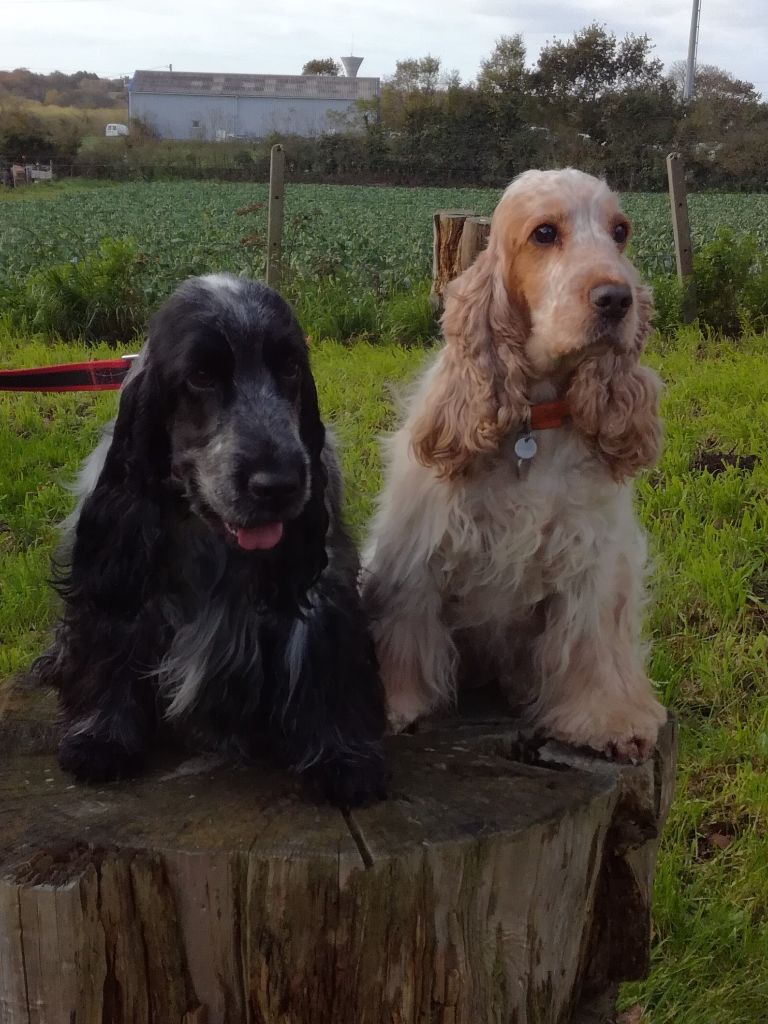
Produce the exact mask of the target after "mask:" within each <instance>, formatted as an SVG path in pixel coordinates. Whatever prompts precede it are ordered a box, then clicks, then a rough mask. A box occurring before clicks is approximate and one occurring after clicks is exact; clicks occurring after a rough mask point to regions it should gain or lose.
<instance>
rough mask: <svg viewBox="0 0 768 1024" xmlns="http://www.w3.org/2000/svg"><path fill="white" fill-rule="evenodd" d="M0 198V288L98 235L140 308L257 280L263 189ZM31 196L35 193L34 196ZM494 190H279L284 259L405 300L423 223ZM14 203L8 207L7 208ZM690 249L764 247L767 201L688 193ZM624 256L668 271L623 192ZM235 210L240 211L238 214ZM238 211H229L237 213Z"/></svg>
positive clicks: (176, 188) (668, 240)
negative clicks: (753, 243) (134, 279)
mask: <svg viewBox="0 0 768 1024" xmlns="http://www.w3.org/2000/svg"><path fill="white" fill-rule="evenodd" d="M35 189H36V191H35V192H34V193H31V192H27V193H26V195H24V196H23V197H22V196H21V195H19V196H13V195H7V194H6V196H5V197H4V198H3V199H2V200H0V285H2V283H3V281H5V282H6V283H10V282H11V281H13V280H21V279H23V278H24V277H26V275H27V274H28V273H29V272H30V271H31V270H33V269H39V268H40V267H43V266H47V265H49V264H51V263H57V262H62V261H65V260H73V259H79V258H82V257H83V256H85V255H86V254H88V253H89V252H92V251H93V250H94V249H95V248H96V246H97V244H98V242H99V240H100V239H102V238H104V237H113V238H124V237H127V238H132V239H134V240H135V242H136V243H137V245H138V248H139V250H140V251H141V253H142V254H143V257H144V259H145V260H146V262H147V266H146V270H147V271H148V273H147V274H144V275H142V276H143V278H144V280H145V281H146V282H147V284H146V285H145V287H146V288H148V290H149V294H148V296H147V297H148V299H149V300H150V301H151V302H154V301H156V300H157V299H159V298H161V297H162V296H164V295H166V294H167V293H168V292H169V291H170V290H171V289H172V287H173V286H174V285H175V284H176V283H177V282H178V281H179V280H181V279H182V278H184V277H186V276H188V275H189V274H192V273H200V272H203V271H209V270H216V269H227V270H233V271H249V272H251V273H256V274H258V273H261V271H262V269H263V260H264V253H265V245H266V207H265V201H266V197H267V190H266V185H264V184H254V185H248V184H219V183H215V182H176V183H129V184H122V185H114V186H107V187H100V188H96V187H82V188H81V187H77V186H75V187H71V188H67V187H64V188H61V189H57V188H56V187H54V188H53V189H46V187H45V186H36V187H35ZM37 189H39V191H37ZM499 194H500V193H499V192H497V191H494V190H472V189H437V188H435V189H432V188H420V189H406V188H375V187H365V186H337V185H289V186H288V187H287V190H286V211H285V243H284V253H285V257H286V259H287V261H288V262H289V264H290V265H291V266H292V267H293V268H294V269H295V270H297V271H299V272H300V273H301V274H302V275H309V276H313V277H324V276H326V275H329V274H333V273H335V272H338V271H343V272H345V273H346V274H350V275H351V276H353V277H354V278H355V279H356V280H357V281H359V282H360V285H361V286H362V287H363V288H364V289H372V290H374V291H377V292H379V293H381V292H390V291H402V290H407V289H408V288H410V287H411V285H412V284H413V283H414V282H415V281H418V280H423V279H424V278H425V277H428V276H429V273H430V268H431V215H432V212H433V211H434V210H435V209H438V208H440V207H456V206H460V207H468V208H471V209H474V210H476V211H477V212H478V213H482V214H488V213H490V212H491V211H492V209H493V207H494V206H495V204H496V202H497V201H498V198H499ZM17 200H18V201H17ZM690 205H691V220H692V227H693V232H694V236H695V240H696V242H697V243H700V242H704V241H708V240H709V239H710V238H711V237H712V236H713V234H714V233H715V231H716V230H717V228H718V227H720V226H721V225H728V226H730V227H732V228H734V229H735V230H736V231H739V232H741V231H749V232H751V233H752V234H754V235H756V236H757V237H758V239H759V240H760V242H761V245H762V246H763V247H768V195H766V194H763V195H712V194H702V195H694V196H692V197H691V200H690ZM625 207H626V210H627V212H628V213H629V215H630V216H631V217H632V218H633V220H634V222H635V239H634V243H633V245H634V253H635V258H636V260H637V261H638V263H639V265H640V267H641V268H642V270H643V271H644V273H646V274H648V275H649V276H655V275H658V274H664V273H669V272H672V271H673V269H674V255H673V248H672V228H671V221H670V217H669V206H668V200H667V197H666V195H651V194H632V195H627V196H626V197H625ZM244 210H245V211H247V212H243V211H244ZM238 211H240V212H238Z"/></svg>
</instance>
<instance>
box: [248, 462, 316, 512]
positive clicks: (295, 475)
mask: <svg viewBox="0 0 768 1024" xmlns="http://www.w3.org/2000/svg"><path fill="white" fill-rule="evenodd" d="M303 487H304V475H303V473H301V472H299V470H298V469H281V470H275V471H270V470H257V471H256V472H255V473H251V474H250V476H249V477H248V493H249V494H250V495H251V496H252V497H253V498H256V500H257V501H263V502H268V503H269V504H275V505H278V504H281V503H283V502H288V501H290V500H291V499H292V498H295V497H296V495H297V494H298V493H299V492H300V491H301V489H302V488H303Z"/></svg>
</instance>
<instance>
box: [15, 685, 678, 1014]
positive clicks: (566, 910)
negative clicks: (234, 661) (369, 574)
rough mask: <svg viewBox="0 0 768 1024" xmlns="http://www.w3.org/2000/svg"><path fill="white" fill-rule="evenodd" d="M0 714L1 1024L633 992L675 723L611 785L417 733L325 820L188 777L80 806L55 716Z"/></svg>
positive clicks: (290, 795)
mask: <svg viewBox="0 0 768 1024" xmlns="http://www.w3.org/2000/svg"><path fill="white" fill-rule="evenodd" d="M0 712H2V714H3V717H2V720H1V721H0V749H2V750H3V752H4V755H5V758H6V761H5V765H4V770H3V772H2V774H0V1021H2V1024H32V1022H34V1024H113V1022H114V1024H150V1022H151V1024H204V1022H207V1024H433V1022H434V1024H486V1022H487V1024H513V1022H514V1024H566V1022H568V1021H573V1022H574V1024H577V1022H579V1021H585V1020H592V1019H593V1016H594V1015H593V1016H589V1015H588V1014H589V1013H590V1012H591V1011H590V1010H589V1007H591V1006H594V1005H597V1003H599V1002H600V1000H603V1001H605V999H606V998H608V995H607V994H610V993H612V992H613V991H614V990H615V987H616V985H617V983H618V982H619V981H621V980H624V979H628V978H637V977H641V976H642V975H643V974H644V973H645V972H646V971H647V967H648V953H649V938H650V931H649V928H650V916H649V915H650V892H651V883H652V877H653V867H654V861H655V853H656V837H657V834H658V830H659V828H660V826H661V824H662V823H663V820H664V818H665V816H666V813H667V810H668V807H669V802H670V799H671V790H672V779H673V775H674V746H675V743H674V732H675V730H674V725H673V724H670V725H668V726H667V727H666V729H665V730H664V731H663V733H662V738H661V742H660V745H659V748H658V750H657V752H656V754H655V756H654V758H653V760H651V761H649V762H648V763H647V764H645V765H641V766H638V767H625V768H619V767H617V766H615V765H612V764H609V763H608V762H605V761H602V760H600V759H598V758H593V757H590V756H588V755H580V754H576V753H574V752H573V751H570V750H568V749H566V748H561V747H558V746H557V745H556V744H551V743H550V744H543V745H542V744H540V743H538V744H537V743H535V742H533V741H532V740H531V739H530V738H529V737H526V736H524V735H522V734H521V733H520V732H519V730H518V729H517V728H516V726H515V722H514V720H513V719H511V718H508V719H505V718H498V717H494V718H485V719H481V718H475V719H473V720H468V719H462V720H460V721H459V720H454V721H450V720H446V721H442V722H435V723H432V724H431V725H428V726H427V727H426V728H425V730H424V731H423V732H420V733H418V734H416V735H412V736H401V737H396V738H393V739H392V740H391V741H389V751H390V754H391V761H392V782H391V798H390V799H389V800H388V801H387V802H384V803H381V804H377V805H376V806H373V807H370V808H366V809H363V810H359V811H357V810H356V811H354V812H352V813H349V814H343V813H341V812H339V811H336V810H334V809H332V808H329V807H325V806H315V805H313V804H311V803H309V802H307V801H306V800H305V799H304V798H303V796H302V794H301V791H300V789H299V788H298V787H297V785H296V783H295V782H294V780H292V779H291V778H290V776H288V775H287V774H286V773H284V772H278V771H276V770H273V769H270V768H268V767H265V766H259V765H256V766H248V767H244V766H233V765H231V764H227V763H224V762H221V761H219V762H217V761H215V760H212V759H206V758H202V757H195V758H188V759H186V760H180V759H179V758H176V759H175V760H171V759H169V760H167V761H165V762H163V763H158V764H156V765H155V766H153V768H152V769H151V770H150V771H149V772H148V773H147V775H146V776H145V777H143V778H142V779H140V780H137V781H135V782H132V783H130V784H120V785H110V786H91V787H86V786H80V785H75V784H74V783H73V782H72V781H71V780H70V779H69V778H68V777H67V776H64V775H63V774H62V773H61V772H60V771H59V769H58V767H57V764H56V760H55V757H54V755H53V746H54V741H55V729H56V726H55V710H54V708H53V704H52V702H51V700H50V698H48V697H47V696H44V695H39V694H35V693H34V692H31V691H30V692H25V691H23V690H20V689H16V690H6V691H5V693H4V697H3V694H2V693H0ZM595 1001H597V1003H596V1002H595ZM594 1019H597V1018H596V1017H595V1018H594Z"/></svg>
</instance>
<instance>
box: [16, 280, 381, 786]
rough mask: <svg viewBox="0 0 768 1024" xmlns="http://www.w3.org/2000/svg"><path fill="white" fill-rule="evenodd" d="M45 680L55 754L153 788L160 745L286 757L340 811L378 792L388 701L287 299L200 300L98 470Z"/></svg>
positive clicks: (153, 336) (151, 339)
mask: <svg viewBox="0 0 768 1024" xmlns="http://www.w3.org/2000/svg"><path fill="white" fill-rule="evenodd" d="M81 491H83V492H84V493H83V494H82V496H81V500H80V503H79V507H78V508H77V510H76V512H75V513H74V514H73V517H72V519H71V521H70V523H69V524H68V540H66V539H65V544H64V546H65V547H68V557H67V558H66V563H65V565H64V568H63V571H62V572H61V574H60V579H59V581H58V588H59V590H60V592H61V594H62V596H63V604H64V607H63V616H62V619H61V622H60V624H59V626H58V628H57V632H56V635H55V641H54V643H53V645H52V647H51V649H50V650H49V651H48V652H47V653H46V654H45V655H43V657H42V658H41V659H40V660H39V661H38V663H37V664H36V667H35V671H36V673H37V675H38V676H39V677H40V678H41V679H42V680H43V681H44V682H46V683H49V684H52V685H54V686H55V687H56V688H57V689H58V690H59V692H60V698H61V706H62V709H63V713H64V734H63V739H62V741H61V745H60V751H59V758H60V762H61V764H62V766H63V767H64V768H65V769H66V770H68V771H70V772H72V773H73V774H74V775H75V776H76V777H77V778H78V779H81V780H92V781H95V780H107V779H112V778H119V777H126V776H131V775H134V774H136V773H137V772H138V771H140V769H141V768H142V765H143V763H144V759H145V755H146V752H147V749H148V747H149V745H150V742H151V740H152V738H153V736H155V735H156V734H157V732H158V730H159V729H162V728H166V727H168V726H169V725H170V726H172V727H173V729H174V731H176V732H177V733H181V734H183V735H185V736H187V737H193V738H194V741H195V742H196V743H199V742H201V741H204V742H209V741H211V742H213V743H214V744H216V745H221V744H225V745H227V746H229V747H232V746H234V747H236V748H237V749H239V750H240V751H242V752H243V753H245V754H246V755H249V754H253V753H261V752H270V753H272V754H273V755H275V756H277V757H278V758H279V759H280V760H282V761H285V762H287V763H289V764H291V765H293V766H294V767H295V768H296V769H297V770H298V771H299V772H301V773H302V775H303V776H305V777H306V778H307V779H308V780H309V781H310V782H311V784H312V786H313V787H314V788H315V789H317V790H319V791H321V792H322V793H323V794H324V795H325V796H327V797H328V798H329V799H330V800H331V801H333V802H335V803H338V804H341V805H352V804H355V803H359V802H361V801H364V800H366V799H369V798H371V797H376V796H379V795H381V794H382V790H383V780H384V768H383V757H382V750H381V746H380V739H381V736H382V734H383V732H384V727H385V716H384V698H383V690H382V687H381V682H380V679H379V676H378V670H377V665H376V659H375V653H374V649H373V644H372V641H371V639H370V635H369V632H368V629H367V624H366V621H365V617H364V614H363V611H362V609H361V606H360V600H359V595H358V593H357V573H358V562H357V555H356V552H355V549H354V547H353V544H352V542H351V540H350V539H349V537H348V536H347V534H346V532H345V530H344V527H343V525H342V521H341V512H340V503H341V486H340V477H339V471H338V466H337V463H336V459H335V456H334V453H333V450H332V447H331V445H330V443H329V440H328V438H327V436H326V432H325V429H324V427H323V423H322V422H321V419H320V414H319V410H318V403H317V395H316V391H315V384H314V381H313V378H312V374H311V371H310V367H309V361H308V355H307V350H306V344H305V341H304V338H303V335H302V332H301V330H300V328H299V325H298V323H297V322H296V320H295V318H294V316H293V314H292V312H291V310H290V309H289V307H288V306H287V305H286V303H285V302H283V300H282V299H281V298H280V297H279V296H278V295H276V294H275V293H274V292H272V291H271V290H270V289H268V288H266V287H265V286H263V285H260V284H257V283H255V282H249V281H245V280H243V279H239V278H234V277H230V276H227V275H209V276H208V277H203V278H195V279H192V280H190V281H187V282H185V283H184V284H183V285H182V286H181V287H180V288H179V289H178V290H177V291H176V293H175V294H174V295H173V297H172V298H171V299H170V300H169V301H168V302H167V303H166V304H165V305H164V306H163V308H162V309H161V310H160V311H159V312H158V313H157V315H156V316H155V317H154V319H153V320H152V322H151V324H150V330H149V336H148V341H147V344H146V345H145V347H144V349H143V351H142V353H141V355H140V357H139V360H138V361H137V364H136V366H135V368H134V370H133V371H132V374H131V376H130V378H129V380H128V381H127V383H126V385H125V386H124V388H123V391H122V394H121V398H120V407H119V412H118V416H117V420H116V422H115V423H114V426H113V428H110V430H109V431H108V432H107V434H106V436H105V438H104V439H103V441H102V443H101V444H100V445H99V446H98V448H97V449H96V451H95V452H94V453H93V455H92V456H91V459H90V460H89V462H88V463H87V464H86V466H85V468H84V471H83V475H82V483H81Z"/></svg>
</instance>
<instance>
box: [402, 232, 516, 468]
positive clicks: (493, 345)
mask: <svg viewBox="0 0 768 1024" xmlns="http://www.w3.org/2000/svg"><path fill="white" fill-rule="evenodd" d="M503 271H504V267H503V261H502V258H501V254H500V252H499V251H498V246H497V245H496V244H495V240H494V239H493V238H492V239H491V243H490V245H489V247H488V249H486V250H485V252H482V253H481V254H480V255H479V256H478V258H477V260H476V261H475V263H474V264H473V265H472V266H471V267H470V268H469V269H468V270H466V271H464V273H463V274H461V275H460V276H459V277H457V278H456V279H455V280H454V281H452V282H451V284H450V285H449V286H448V289H447V292H446V304H445V313H444V314H443V318H442V327H443V335H444V337H445V343H446V344H445V349H444V351H443V355H442V360H441V363H440V366H439V368H438V370H437V373H436V374H435V377H434V379H433V381H432V384H431V387H430V389H429V392H428V394H427V395H426V398H425V399H424V403H423V406H422V408H421V410H420V413H419V415H418V416H417V418H416V419H415V421H414V422H413V424H412V426H411V444H412V448H413V452H414V455H415V456H416V458H417V459H418V460H419V462H421V463H422V464H423V465H425V466H430V467H432V468H434V469H435V470H436V471H437V475H438V476H441V477H448V478H452V477H456V476H461V475H462V474H464V473H465V472H466V471H467V469H468V467H469V465H470V463H471V462H472V460H473V459H474V458H475V457H476V456H477V455H481V454H488V453H492V452H494V451H495V450H496V449H497V448H498V446H499V443H500V441H501V440H502V438H503V437H505V435H507V434H508V433H509V432H510V431H511V430H512V429H513V427H515V426H516V425H517V424H520V423H522V422H524V421H525V419H526V418H527V416H528V402H527V399H526V397H525V393H524V382H525V372H524V360H523V345H524V343H525V338H526V333H527V330H526V324H525V320H524V315H523V313H522V311H520V310H518V309H516V308H515V306H514V304H513V303H512V301H511V300H510V297H509V295H508V292H507V287H506V283H505V281H504V273H503Z"/></svg>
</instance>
